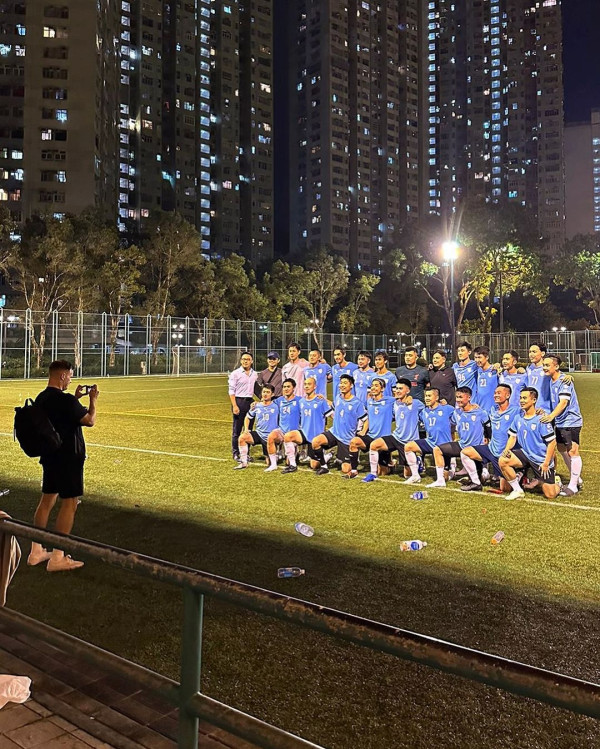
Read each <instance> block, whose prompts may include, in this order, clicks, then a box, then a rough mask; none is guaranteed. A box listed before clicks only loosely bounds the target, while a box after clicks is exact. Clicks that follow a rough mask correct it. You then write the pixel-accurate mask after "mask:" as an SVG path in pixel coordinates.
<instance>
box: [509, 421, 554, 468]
mask: <svg viewBox="0 0 600 749" xmlns="http://www.w3.org/2000/svg"><path fill="white" fill-rule="evenodd" d="M540 418H541V417H540V416H538V415H537V414H534V415H533V416H531V417H530V418H527V417H526V416H524V415H523V414H522V413H520V414H519V415H518V416H516V417H515V420H514V421H513V423H512V425H511V427H510V429H509V430H508V433H509V434H510V435H515V436H516V437H517V441H518V443H519V447H520V448H521V450H523V452H524V453H525V455H526V457H527V459H528V460H529V461H531V462H532V463H535V465H538V466H540V465H541V464H542V463H543V462H544V461H545V460H546V449H547V447H548V445H549V444H550V443H551V442H553V441H554V440H555V439H556V437H555V435H554V427H553V426H552V424H542V422H541V421H540ZM553 466H554V460H553V461H552V462H551V463H550V468H552V467H553Z"/></svg>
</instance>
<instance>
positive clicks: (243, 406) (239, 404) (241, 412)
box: [228, 351, 257, 462]
mask: <svg viewBox="0 0 600 749" xmlns="http://www.w3.org/2000/svg"><path fill="white" fill-rule="evenodd" d="M253 361H254V360H253V358H252V354H251V353H250V352H249V351H244V353H243V354H242V355H241V357H240V366H239V367H238V368H237V369H234V370H233V372H232V373H231V374H230V375H229V381H228V385H229V387H228V393H229V400H230V401H231V412H232V414H233V428H232V430H231V450H232V452H233V459H234V460H237V461H238V462H239V460H240V451H239V446H238V440H239V437H240V434H241V433H242V430H243V428H244V419H245V418H246V416H247V415H248V411H249V410H250V406H251V405H252V400H253V398H252V395H253V393H254V383H255V382H256V377H257V375H256V372H255V371H254V369H252V363H253Z"/></svg>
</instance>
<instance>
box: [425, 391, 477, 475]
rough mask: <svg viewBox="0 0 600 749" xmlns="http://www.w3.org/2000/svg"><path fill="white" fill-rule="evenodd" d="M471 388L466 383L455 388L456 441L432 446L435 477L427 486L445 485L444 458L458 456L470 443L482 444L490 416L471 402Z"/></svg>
mask: <svg viewBox="0 0 600 749" xmlns="http://www.w3.org/2000/svg"><path fill="white" fill-rule="evenodd" d="M471 396H472V393H471V388H469V387H467V386H466V385H465V386H463V387H459V388H457V390H456V408H455V409H454V423H455V425H456V433H457V434H458V441H457V442H446V443H444V444H442V445H436V446H435V447H434V448H433V458H434V460H435V473H436V479H435V481H433V482H432V483H431V484H427V486H431V487H436V488H443V487H445V486H446V479H445V477H444V459H445V458H458V457H459V456H460V452H461V450H464V449H465V447H470V446H472V445H482V444H483V442H484V438H485V434H486V432H488V430H489V426H490V417H489V416H488V415H487V413H486V412H485V411H484V410H483V408H479V406H476V405H475V404H474V403H471Z"/></svg>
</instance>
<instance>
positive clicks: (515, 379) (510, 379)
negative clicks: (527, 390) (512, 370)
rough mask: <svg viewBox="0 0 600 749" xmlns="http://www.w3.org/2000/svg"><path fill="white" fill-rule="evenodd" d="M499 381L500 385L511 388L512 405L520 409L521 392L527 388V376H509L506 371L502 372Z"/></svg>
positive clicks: (517, 374)
mask: <svg viewBox="0 0 600 749" xmlns="http://www.w3.org/2000/svg"><path fill="white" fill-rule="evenodd" d="M498 381H499V383H500V385H508V386H509V387H510V389H511V391H512V392H511V394H510V405H511V406H519V407H520V405H519V403H520V401H519V396H520V394H521V390H523V388H524V387H527V375H525V374H519V373H518V372H517V373H516V374H507V372H506V371H502V372H501V373H500V376H499V377H498Z"/></svg>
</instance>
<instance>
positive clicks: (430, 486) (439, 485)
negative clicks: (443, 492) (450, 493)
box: [425, 479, 446, 489]
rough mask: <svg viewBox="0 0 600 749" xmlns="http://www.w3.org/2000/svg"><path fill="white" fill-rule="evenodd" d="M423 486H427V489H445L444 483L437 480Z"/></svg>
mask: <svg viewBox="0 0 600 749" xmlns="http://www.w3.org/2000/svg"><path fill="white" fill-rule="evenodd" d="M425 486H427V488H428V489H445V488H446V482H445V481H440V480H439V479H437V481H433V482H432V483H431V484H425Z"/></svg>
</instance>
